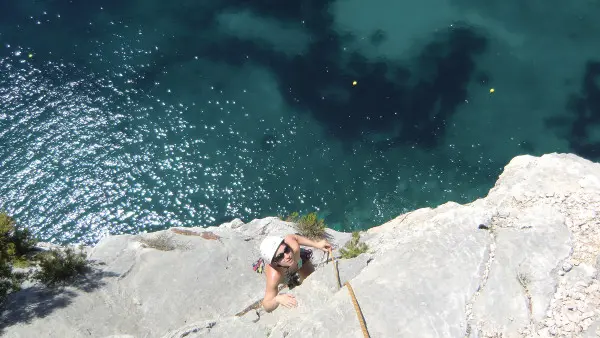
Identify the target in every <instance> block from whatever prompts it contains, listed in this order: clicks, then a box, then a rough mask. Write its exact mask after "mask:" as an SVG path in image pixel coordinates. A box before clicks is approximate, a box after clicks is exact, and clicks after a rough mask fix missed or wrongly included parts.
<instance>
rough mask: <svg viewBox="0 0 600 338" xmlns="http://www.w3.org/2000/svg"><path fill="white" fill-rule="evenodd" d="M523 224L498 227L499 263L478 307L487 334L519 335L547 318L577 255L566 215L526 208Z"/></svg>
mask: <svg viewBox="0 0 600 338" xmlns="http://www.w3.org/2000/svg"><path fill="white" fill-rule="evenodd" d="M517 225H518V226H516V227H514V228H508V229H503V228H501V227H500V226H501V223H499V224H497V225H496V230H495V232H496V241H495V246H496V250H495V259H494V260H493V262H492V264H491V268H490V273H489V278H488V281H487V283H486V285H485V287H484V288H483V290H482V291H481V292H480V295H479V297H478V299H477V301H476V302H475V303H474V305H473V312H474V317H475V326H476V327H479V328H481V329H483V330H484V331H486V332H499V333H503V334H505V335H508V334H513V335H514V334H516V333H517V331H518V329H519V328H521V327H524V326H526V325H527V324H528V323H529V322H530V320H532V319H533V320H536V321H540V320H542V319H543V316H544V315H545V313H546V310H547V308H548V306H549V304H550V301H551V299H552V296H553V294H554V292H555V290H556V287H557V276H556V272H557V271H558V269H562V262H563V261H564V260H565V259H566V258H567V257H568V256H569V253H570V251H571V240H570V233H569V230H568V228H567V226H566V225H565V219H564V216H563V215H561V214H560V213H558V212H556V211H554V210H553V209H551V208H549V207H535V208H530V209H527V210H523V212H522V217H520V218H519V221H518V224H517Z"/></svg>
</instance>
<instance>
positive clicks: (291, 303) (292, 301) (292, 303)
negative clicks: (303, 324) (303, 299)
mask: <svg viewBox="0 0 600 338" xmlns="http://www.w3.org/2000/svg"><path fill="white" fill-rule="evenodd" d="M275 300H276V301H277V303H279V304H281V305H283V306H285V307H287V308H288V309H289V308H292V307H296V306H298V303H297V302H296V297H294V296H292V295H290V294H283V295H277V297H275Z"/></svg>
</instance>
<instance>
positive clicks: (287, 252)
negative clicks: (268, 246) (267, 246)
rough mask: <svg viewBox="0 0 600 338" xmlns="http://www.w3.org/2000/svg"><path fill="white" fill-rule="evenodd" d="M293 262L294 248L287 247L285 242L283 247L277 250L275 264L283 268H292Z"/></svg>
mask: <svg viewBox="0 0 600 338" xmlns="http://www.w3.org/2000/svg"><path fill="white" fill-rule="evenodd" d="M293 262H294V252H293V251H292V248H290V246H289V245H287V244H286V243H285V242H284V243H281V245H280V246H279V248H278V249H277V252H276V253H275V258H273V263H275V264H277V265H279V266H281V267H288V266H291V265H292V263H293Z"/></svg>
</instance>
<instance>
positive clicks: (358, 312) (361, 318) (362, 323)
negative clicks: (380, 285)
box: [328, 249, 371, 338]
mask: <svg viewBox="0 0 600 338" xmlns="http://www.w3.org/2000/svg"><path fill="white" fill-rule="evenodd" d="M329 255H331V257H333V254H332V253H331V249H329V252H328V256H329ZM333 269H334V270H335V280H336V282H337V285H338V288H339V289H341V288H342V286H341V285H340V271H339V269H338V265H337V260H333ZM344 286H346V287H348V293H349V294H350V298H352V304H354V310H355V311H356V317H358V321H359V323H360V328H361V329H362V333H363V336H364V337H365V338H370V337H371V336H370V335H369V331H368V330H367V324H365V317H364V316H363V314H362V311H361V310H360V306H358V301H357V300H356V296H355V295H354V290H353V289H352V286H350V283H348V282H346V283H344Z"/></svg>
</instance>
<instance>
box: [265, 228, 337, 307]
mask: <svg viewBox="0 0 600 338" xmlns="http://www.w3.org/2000/svg"><path fill="white" fill-rule="evenodd" d="M300 245H305V246H311V247H313V248H316V249H321V250H324V251H328V250H331V244H330V243H329V242H328V241H326V240H324V239H323V240H320V241H313V240H310V239H308V238H306V237H303V236H300V235H287V236H285V238H283V237H279V236H268V237H267V238H265V239H264V240H263V241H262V243H261V244H260V254H261V258H262V260H263V261H264V263H265V274H266V276H267V287H266V290H265V297H264V298H263V300H262V306H263V308H264V309H265V311H267V312H271V311H273V310H275V309H276V308H277V307H278V306H279V305H280V304H281V305H283V306H285V307H287V308H291V307H296V306H297V302H296V298H295V297H294V296H293V295H290V294H281V295H279V294H278V293H279V289H278V286H279V285H280V284H287V285H288V286H289V287H290V288H292V287H294V286H296V285H300V283H302V281H303V280H304V279H305V278H306V277H308V275H310V274H311V273H312V272H313V271H315V267H314V266H313V264H312V263H311V261H310V257H311V256H312V251H310V250H306V249H304V248H300Z"/></svg>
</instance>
